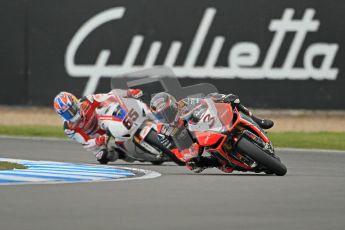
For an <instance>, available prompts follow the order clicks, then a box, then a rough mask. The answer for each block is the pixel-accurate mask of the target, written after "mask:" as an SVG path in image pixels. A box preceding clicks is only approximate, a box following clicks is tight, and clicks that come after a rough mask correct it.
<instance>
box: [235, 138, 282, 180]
mask: <svg viewBox="0 0 345 230" xmlns="http://www.w3.org/2000/svg"><path fill="white" fill-rule="evenodd" d="M237 149H238V151H239V152H240V153H242V154H245V155H247V156H249V157H250V158H251V159H253V160H254V161H256V162H257V163H259V164H261V165H263V166H265V167H266V168H267V169H268V171H270V172H273V173H275V174H276V175H277V176H284V175H285V174H286V172H287V169H286V166H285V165H283V164H282V163H281V162H280V161H279V160H278V159H276V158H274V157H273V156H271V155H269V154H267V153H266V152H265V151H263V150H262V149H261V148H260V147H259V146H257V145H256V144H254V143H252V142H250V141H249V140H248V139H246V138H244V137H242V138H241V139H240V140H239V141H238V143H237Z"/></svg>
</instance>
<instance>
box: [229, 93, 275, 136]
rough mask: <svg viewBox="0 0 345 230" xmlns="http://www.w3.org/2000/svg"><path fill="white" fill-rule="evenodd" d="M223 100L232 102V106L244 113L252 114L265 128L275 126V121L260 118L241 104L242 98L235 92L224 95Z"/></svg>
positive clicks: (254, 119) (256, 121)
mask: <svg viewBox="0 0 345 230" xmlns="http://www.w3.org/2000/svg"><path fill="white" fill-rule="evenodd" d="M223 101H224V102H226V103H230V104H231V106H233V107H236V108H237V109H238V110H239V111H241V112H243V113H244V114H246V115H248V116H250V117H251V118H252V119H253V121H255V123H257V124H258V125H259V126H260V127H261V128H263V129H270V128H272V127H273V125H274V123H273V121H271V120H268V119H260V118H258V117H256V116H254V115H253V113H252V112H250V110H249V109H248V108H246V107H245V106H244V105H242V104H241V101H240V99H239V98H238V96H237V95H235V94H228V95H226V96H224V98H223Z"/></svg>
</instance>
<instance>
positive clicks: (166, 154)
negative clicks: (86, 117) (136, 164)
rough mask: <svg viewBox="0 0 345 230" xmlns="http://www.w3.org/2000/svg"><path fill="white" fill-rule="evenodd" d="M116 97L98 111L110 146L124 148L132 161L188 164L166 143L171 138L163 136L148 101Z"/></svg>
mask: <svg viewBox="0 0 345 230" xmlns="http://www.w3.org/2000/svg"><path fill="white" fill-rule="evenodd" d="M116 97H117V101H118V102H111V103H109V105H108V106H105V107H102V108H100V109H97V111H96V112H97V114H98V119H99V125H100V127H101V128H102V129H103V130H106V133H107V135H108V136H109V141H108V144H107V145H108V149H114V150H115V151H116V152H120V153H121V152H122V153H124V154H125V155H126V157H127V159H128V157H129V158H131V159H132V161H135V160H138V161H141V162H151V163H152V164H155V165H159V164H162V163H163V162H165V161H171V160H172V161H174V162H175V163H176V164H178V165H184V162H182V161H180V160H179V159H178V158H177V157H176V156H175V155H174V154H173V153H172V152H171V151H170V150H169V149H168V148H166V147H165V146H164V144H162V143H164V141H165V143H166V142H168V140H163V142H162V141H160V140H159V137H158V135H157V125H156V118H155V117H154V116H153V114H152V113H151V111H150V110H149V109H148V107H147V105H146V104H145V103H143V102H142V101H140V100H138V99H134V98H126V97H121V96H118V95H117V96H116ZM161 138H164V136H162V137H161ZM166 144H171V143H166ZM127 161H131V160H127Z"/></svg>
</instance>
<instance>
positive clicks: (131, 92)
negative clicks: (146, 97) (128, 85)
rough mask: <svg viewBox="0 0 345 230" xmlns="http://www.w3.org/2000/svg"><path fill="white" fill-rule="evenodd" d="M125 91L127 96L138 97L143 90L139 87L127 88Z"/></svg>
mask: <svg viewBox="0 0 345 230" xmlns="http://www.w3.org/2000/svg"><path fill="white" fill-rule="evenodd" d="M127 93H128V96H130V97H133V98H139V97H141V96H142V95H143V91H142V90H141V89H128V91H127Z"/></svg>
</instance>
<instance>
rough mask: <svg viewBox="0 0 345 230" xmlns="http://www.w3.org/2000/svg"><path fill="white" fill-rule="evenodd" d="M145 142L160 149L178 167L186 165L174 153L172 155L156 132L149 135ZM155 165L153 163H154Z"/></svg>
mask: <svg viewBox="0 0 345 230" xmlns="http://www.w3.org/2000/svg"><path fill="white" fill-rule="evenodd" d="M145 141H146V142H147V143H149V144H150V145H152V146H154V147H156V148H158V149H159V150H160V151H162V152H163V153H164V154H165V155H166V156H167V157H169V158H170V159H171V160H172V161H173V162H175V163H176V164H177V165H180V166H182V165H185V163H184V162H183V161H181V160H179V159H178V158H177V157H176V156H175V154H174V153H172V152H171V151H170V150H169V149H168V148H166V147H165V146H164V145H162V143H160V141H159V140H158V135H157V132H156V131H155V130H152V129H151V131H150V132H149V133H148V134H147V136H146V137H145ZM152 163H153V162H152Z"/></svg>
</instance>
